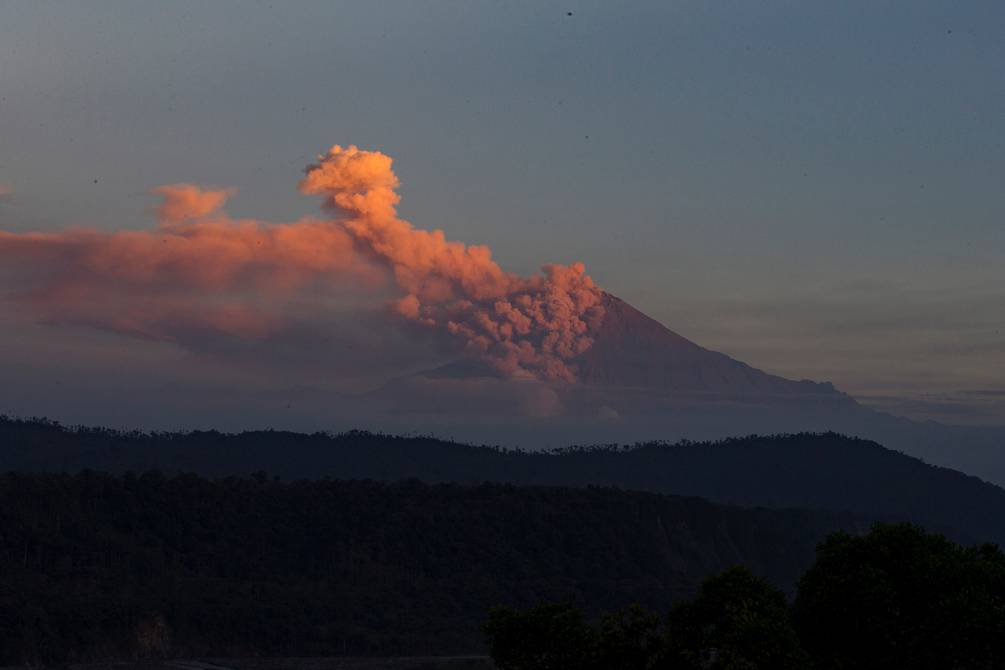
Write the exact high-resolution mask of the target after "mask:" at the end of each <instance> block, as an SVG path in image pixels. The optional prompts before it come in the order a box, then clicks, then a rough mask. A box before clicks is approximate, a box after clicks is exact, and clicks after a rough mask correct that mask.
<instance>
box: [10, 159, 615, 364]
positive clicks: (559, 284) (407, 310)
mask: <svg viewBox="0 0 1005 670" xmlns="http://www.w3.org/2000/svg"><path fill="white" fill-rule="evenodd" d="M398 186H399V182H398V178H397V176H396V175H395V173H394V171H393V169H392V160H391V158H390V157H389V156H387V155H385V154H383V153H380V152H376V151H365V150H361V149H359V148H357V147H355V146H349V147H345V148H343V147H341V146H338V145H336V146H334V147H332V148H331V149H330V150H329V151H328V152H327V153H325V154H323V155H321V156H319V158H318V162H317V163H316V164H314V165H311V166H309V167H308V168H307V169H306V171H305V175H304V177H303V179H302V181H301V182H300V190H301V192H303V193H304V194H307V195H320V196H322V197H323V198H324V201H323V209H324V211H325V212H326V213H327V214H326V216H323V217H315V218H305V219H302V220H299V221H296V222H292V223H283V224H275V223H269V222H265V221H260V220H255V219H234V218H231V217H230V216H228V215H227V214H226V213H225V212H224V211H223V207H224V205H225V204H226V201H227V199H228V198H229V197H230V196H231V195H233V193H234V190H233V189H206V188H202V187H199V186H197V185H193V184H173V185H167V186H161V187H159V188H157V189H155V191H154V192H155V193H156V194H158V195H159V196H160V197H161V199H162V200H161V203H160V205H159V206H157V207H156V208H155V210H154V211H155V214H156V217H157V225H156V227H154V228H153V229H150V230H139V231H136V230H120V231H115V232H102V231H97V230H86V229H71V230H65V231H61V232H55V233H40V232H29V233H8V232H0V263H2V265H0V279H2V280H3V283H4V285H5V286H7V287H8V296H7V297H8V298H9V299H10V300H12V301H13V302H14V303H15V304H16V305H17V306H18V307H19V308H20V309H22V310H23V311H24V312H26V313H27V314H29V315H30V316H31V317H33V318H34V320H36V321H38V322H41V323H45V324H50V325H73V326H86V327H92V328H97V329H101V330H106V331H112V332H115V333H120V334H125V335H129V336H131V337H135V338H141V339H148V340H157V341H166V342H173V343H175V344H178V345H180V346H182V347H184V348H188V349H192V350H199V349H206V348H209V349H214V348H219V347H220V344H219V342H220V338H221V337H223V338H224V339H226V338H231V339H233V340H235V341H240V342H245V341H250V342H263V343H271V342H282V341H290V340H291V339H293V340H295V339H297V337H299V335H297V334H298V333H301V334H302V333H304V332H309V331H310V329H311V326H312V324H313V325H316V326H317V327H318V328H332V327H333V326H332V325H331V324H332V320H333V319H335V320H336V321H337V319H338V318H347V319H352V318H353V317H352V313H353V310H354V309H357V310H359V309H363V310H364V311H370V312H372V311H373V309H374V307H375V306H377V305H384V307H385V308H384V313H385V314H386V315H388V317H389V318H393V319H394V321H395V322H397V323H398V325H399V326H402V327H404V329H405V330H408V329H416V328H417V329H420V330H422V331H424V332H427V333H430V334H431V335H432V336H433V339H434V340H437V341H440V342H448V343H450V346H451V347H453V348H454V350H455V351H461V352H464V353H465V354H466V355H467V356H469V357H472V358H476V359H478V360H481V361H482V362H484V363H487V364H488V365H490V366H491V367H492V368H494V369H495V370H497V371H498V372H500V373H502V374H504V375H505V376H509V377H514V378H532V379H541V380H563V381H569V382H571V381H575V379H576V369H575V365H574V363H573V359H575V357H576V356H578V355H579V354H581V353H583V352H584V351H585V350H587V349H588V348H589V347H590V346H591V345H592V343H593V336H592V333H593V332H595V330H596V329H597V328H598V326H599V323H600V321H601V320H602V318H603V308H602V306H601V297H602V293H601V291H600V289H599V288H598V287H597V286H596V285H595V284H594V283H593V281H592V280H591V279H590V277H589V276H587V275H586V273H585V270H584V267H583V265H582V264H580V263H574V264H572V265H546V266H544V267H543V268H542V270H541V272H540V273H539V274H537V275H535V276H531V277H521V276H518V275H515V274H512V273H509V272H506V271H504V270H503V269H502V268H500V267H499V265H498V264H497V263H496V262H495V261H494V260H493V259H492V254H491V251H490V250H489V249H488V248H487V247H485V246H479V245H466V244H463V243H461V242H456V241H451V240H447V239H446V238H445V236H444V234H443V232H442V231H440V230H423V229H420V228H416V227H415V226H413V225H412V224H411V223H409V222H407V221H405V220H403V219H401V218H399V217H398V214H397V209H396V208H397V205H398V202H399V200H400V196H399V195H398V193H397V188H398ZM305 305H310V308H309V309H308V308H305ZM335 327H336V328H337V326H335Z"/></svg>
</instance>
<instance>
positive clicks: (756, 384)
mask: <svg viewBox="0 0 1005 670" xmlns="http://www.w3.org/2000/svg"><path fill="white" fill-rule="evenodd" d="M602 304H603V306H604V320H603V322H602V323H601V326H600V329H599V331H598V332H597V333H596V335H595V339H594V343H593V346H592V347H590V349H588V350H587V351H586V352H585V353H584V354H582V355H581V356H580V358H579V359H578V360H577V361H576V363H577V369H578V374H579V379H580V381H581V382H582V383H585V384H588V385H593V386H605V387H629V388H644V389H650V390H653V391H664V392H704V393H720V394H728V395H751V394H753V395H758V394H767V395H794V394H808V393H809V394H828V395H830V394H837V395H840V394H839V393H838V392H837V391H836V390H835V389H834V387H833V386H832V385H831V384H830V383H817V382H812V381H809V380H802V381H792V380H789V379H784V378H782V377H778V376H775V375H771V374H768V373H766V372H763V371H761V370H758V369H756V368H753V367H751V366H749V365H747V364H746V363H743V362H741V361H738V360H735V359H733V358H730V357H729V356H727V355H725V354H722V353H719V352H717V351H711V350H709V349H705V348H704V347H702V346H699V345H697V344H695V343H694V342H692V341H691V340H688V339H687V338H685V337H682V336H681V335H678V334H677V333H675V332H673V331H672V330H670V329H669V328H667V327H666V326H664V325H663V324H661V323H660V322H658V321H656V320H655V319H652V318H650V317H648V316H646V315H645V314H643V313H642V312H640V311H639V310H637V309H635V308H634V307H632V306H631V305H629V304H628V303H627V302H625V301H624V300H621V299H620V298H618V297H616V296H613V295H611V294H610V293H604V297H603V303H602Z"/></svg>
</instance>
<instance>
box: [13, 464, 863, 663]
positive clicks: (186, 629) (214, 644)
mask: <svg viewBox="0 0 1005 670" xmlns="http://www.w3.org/2000/svg"><path fill="white" fill-rule="evenodd" d="M838 528H863V526H861V525H860V524H859V522H858V521H857V520H856V519H855V518H853V517H850V516H847V515H838V514H833V513H824V512H806V511H780V510H766V509H749V510H747V509H739V508H732V507H724V506H720V505H715V504H712V503H708V502H706V501H703V500H699V499H695V498H682V497H674V496H665V495H657V494H649V493H637V492H627V491H619V490H614V489H596V488H594V489H558V488H535V487H522V488H521V487H515V486H510V485H502V484H484V485H476V486H463V485H458V484H439V485H428V484H422V483H419V482H418V481H405V482H400V483H394V484H389V483H378V482H367V481H299V482H292V483H284V482H280V481H276V480H274V479H273V478H271V477H267V476H265V475H258V476H256V477H251V478H232V479H222V480H216V481H211V480H206V479H202V478H199V477H196V476H194V475H180V476H173V477H168V476H165V475H162V474H158V473H148V474H143V475H139V476H135V475H123V476H113V475H106V474H96V473H87V472H85V473H81V474H77V475H62V474H7V475H2V476H0V665H10V664H21V663H30V664H43V663H44V664H54V663H61V662H84V661H88V660H92V659H103V658H132V657H154V658H156V657H175V658H177V657H189V658H191V657H199V656H203V657H205V656H218V657H228V656H229V657H235V656H282V657H290V656H333V655H345V656H359V655H382V656H387V655H444V654H446V655H454V654H470V653H472V652H474V653H478V652H480V651H483V650H484V640H483V638H482V635H481V633H480V631H479V625H480V622H481V621H482V620H483V619H484V617H485V613H486V612H487V611H488V609H489V608H490V607H492V606H494V605H509V606H514V607H526V606H529V605H532V604H534V603H537V602H540V601H544V600H568V601H571V602H577V603H581V604H583V605H584V606H585V607H586V611H587V612H588V613H589V615H591V616H592V615H595V614H596V613H598V612H599V611H601V610H613V609H615V608H617V607H620V606H621V605H622V604H624V603H628V602H639V603H641V604H643V605H644V606H646V607H648V608H651V609H653V610H655V611H660V612H662V611H666V610H667V609H669V607H670V606H671V604H672V603H674V602H676V601H677V600H679V599H681V598H682V597H687V596H689V595H691V594H693V593H694V592H695V591H696V590H697V588H698V586H699V585H700V583H701V581H702V580H703V579H705V578H706V577H708V576H710V575H713V574H716V573H718V572H721V571H722V570H724V569H726V568H727V567H729V566H731V565H737V564H739V565H745V566H747V567H748V568H749V569H750V570H752V571H753V572H754V573H756V574H758V575H760V576H763V577H765V578H767V579H768V580H769V581H770V582H771V583H773V584H777V585H779V586H781V587H782V588H786V589H789V590H791V589H793V588H794V586H795V584H796V581H797V580H798V577H799V575H800V574H801V573H802V572H803V571H804V570H805V569H806V568H807V567H808V566H809V565H810V564H811V563H812V560H813V553H814V548H815V546H816V544H817V543H818V542H819V541H821V540H822V539H823V538H824V537H825V536H826V535H827V534H828V533H830V532H832V531H833V530H836V529H838Z"/></svg>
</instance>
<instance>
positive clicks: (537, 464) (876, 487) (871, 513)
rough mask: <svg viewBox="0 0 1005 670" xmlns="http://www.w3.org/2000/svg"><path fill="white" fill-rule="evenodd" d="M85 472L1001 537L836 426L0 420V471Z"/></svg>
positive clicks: (981, 485) (952, 497)
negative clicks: (701, 431)
mask: <svg viewBox="0 0 1005 670" xmlns="http://www.w3.org/2000/svg"><path fill="white" fill-rule="evenodd" d="M86 468H90V469H94V470H104V471H110V472H126V471H134V472H142V471H145V470H149V469H152V468H158V469H161V470H163V471H165V472H195V473H198V474H202V475H207V476H227V475H248V474H250V473H252V472H256V471H263V472H267V473H269V474H270V475H278V476H281V477H282V478H284V479H296V478H322V477H332V478H338V479H374V480H386V481H393V480H399V479H405V478H409V477H414V478H418V479H421V480H424V481H429V482H443V481H456V482H484V481H495V482H511V483H517V484H539V485H556V486H586V485H591V484H594V485H604V486H619V487H621V488H625V489H634V490H642V491H653V492H660V493H673V494H680V495H695V496H701V497H704V498H708V499H710V500H713V501H717V502H725V503H731V504H737V505H743V506H751V505H760V506H765V507H799V508H810V509H827V510H833V511H851V512H854V513H856V514H859V515H862V516H864V517H868V518H871V519H877V520H889V521H914V522H917V523H920V524H922V525H925V526H928V527H930V528H933V529H937V530H941V531H943V532H948V533H950V534H951V535H953V536H954V537H956V538H957V539H959V540H964V541H994V542H999V543H1002V544H1005V490H1003V489H1001V488H999V487H997V486H994V485H991V484H988V483H985V482H982V481H980V480H979V479H977V478H975V477H970V476H967V475H963V474H961V473H959V472H955V471H953V470H949V469H946V468H940V467H934V466H931V465H928V464H926V463H924V462H922V461H920V460H918V459H915V458H912V457H909V456H905V455H904V454H901V453H899V452H895V451H891V450H888V449H884V448H883V447H882V446H880V445H878V444H876V443H874V442H869V441H865V440H859V439H852V438H847V437H843V436H840V435H836V434H823V435H811V434H801V435H788V436H769V437H747V438H738V439H730V440H724V441H720V442H715V443H681V444H672V445H671V444H662V443H650V444H639V445H634V446H632V447H630V448H601V449H575V448H574V449H565V450H561V451H559V452H551V453H529V452H518V451H502V450H498V449H493V448H487V447H472V446H467V445H463V444H457V443H453V442H445V441H441V440H436V439H431V438H422V437H410V438H405V437H392V436H386V435H374V434H371V433H362V432H350V433H344V434H340V435H327V434H314V435H305V434H298V433H285V432H271V431H264V432H248V433H241V434H234V435H231V434H224V433H218V432H191V433H161V434H144V433H133V434H123V433H118V432H114V431H108V430H102V429H86V428H77V429H67V428H64V427H62V426H59V425H57V424H53V423H49V422H44V421H16V420H11V419H5V420H0V471H4V470H14V471H20V472H44V471H49V472H52V471H57V472H76V471H79V470H82V469H86Z"/></svg>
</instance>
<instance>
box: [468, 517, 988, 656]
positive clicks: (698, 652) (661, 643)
mask: <svg viewBox="0 0 1005 670" xmlns="http://www.w3.org/2000/svg"><path fill="white" fill-rule="evenodd" d="M484 630H485V633H486V635H487V637H488V640H489V642H490V647H491V653H492V657H493V659H494V660H495V662H496V665H497V666H498V667H499V668H500V670H546V669H548V670H554V669H572V668H576V669H579V670H647V669H649V670H661V669H666V670H728V669H729V670H732V669H735V670H740V669H751V670H807V669H815V670H841V669H846V668H848V669H850V668H854V669H855V670H890V669H891V668H911V669H912V670H947V669H950V668H952V669H956V670H993V669H995V668H1002V667H1005V555H1003V554H1002V552H1001V551H1000V550H999V549H998V548H997V547H996V546H991V545H984V546H981V547H974V548H964V547H961V546H959V545H956V544H953V543H952V542H950V541H948V540H946V539H945V537H943V536H940V535H933V534H926V533H924V532H923V531H921V530H920V529H918V528H916V527H912V526H908V525H890V526H877V527H876V528H875V529H874V530H873V531H872V532H871V533H869V534H868V535H866V536H864V537H853V536H851V535H847V534H844V533H838V534H834V535H832V536H831V537H830V538H828V539H827V541H826V542H824V543H823V544H822V545H821V546H820V548H819V550H818V552H817V560H816V563H815V564H814V565H813V566H812V567H811V568H810V569H809V570H808V571H807V573H806V574H805V575H804V576H803V578H802V580H801V581H800V583H799V589H798V593H797V595H796V598H795V602H794V604H792V605H791V606H790V604H789V603H788V602H787V601H786V598H785V595H784V594H783V593H782V592H781V591H779V590H778V589H776V588H774V587H773V586H772V585H771V584H769V583H768V582H766V581H765V580H763V579H760V578H758V577H756V576H754V575H753V574H751V573H750V572H749V571H748V570H746V569H744V568H733V569H730V570H727V571H725V572H723V573H722V574H720V575H718V576H715V577H713V578H711V579H709V580H708V581H706V582H705V583H704V584H703V585H702V587H701V590H700V592H699V593H698V594H697V596H696V597H694V598H693V599H690V600H687V601H685V602H680V603H678V604H676V605H675V606H674V607H673V608H671V609H670V610H669V614H668V615H666V616H665V617H663V616H660V615H659V614H656V613H654V612H652V611H649V610H647V609H645V608H643V607H640V606H638V605H635V606H631V607H628V608H625V609H622V610H619V611H617V612H615V613H613V614H608V615H605V616H603V617H601V618H600V619H599V621H598V622H596V623H595V624H593V625H590V624H589V623H587V618H586V617H585V616H584V614H583V612H582V611H581V610H580V609H579V608H578V607H576V606H575V605H573V604H542V605H538V606H536V607H534V608H531V609H528V610H524V611H518V610H515V609H511V608H505V607H500V608H496V609H494V610H493V611H492V613H491V615H490V616H489V619H488V621H487V622H486V623H485V625H484Z"/></svg>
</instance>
